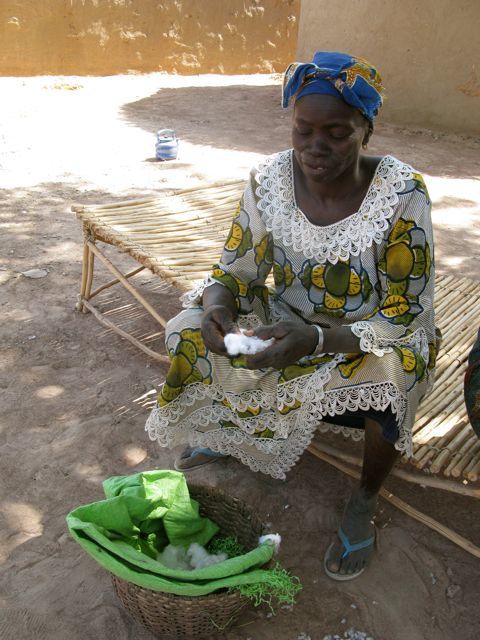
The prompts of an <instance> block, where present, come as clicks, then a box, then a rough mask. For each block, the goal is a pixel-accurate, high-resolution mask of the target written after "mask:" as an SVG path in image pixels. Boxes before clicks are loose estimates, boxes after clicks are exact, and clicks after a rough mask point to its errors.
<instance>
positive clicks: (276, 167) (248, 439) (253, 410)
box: [146, 150, 436, 478]
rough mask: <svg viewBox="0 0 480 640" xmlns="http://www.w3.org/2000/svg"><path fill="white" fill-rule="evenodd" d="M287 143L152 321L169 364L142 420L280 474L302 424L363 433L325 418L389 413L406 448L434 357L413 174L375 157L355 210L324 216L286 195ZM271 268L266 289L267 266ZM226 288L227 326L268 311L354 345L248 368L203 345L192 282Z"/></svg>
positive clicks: (153, 431) (425, 213)
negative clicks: (233, 316)
mask: <svg viewBox="0 0 480 640" xmlns="http://www.w3.org/2000/svg"><path fill="white" fill-rule="evenodd" d="M293 172H294V169H293V151H292V150H288V151H284V152H281V153H277V154H275V155H273V156H270V157H268V158H266V159H265V160H264V161H263V162H262V163H261V164H260V165H259V166H258V167H256V168H254V169H253V170H252V171H251V174H250V179H249V181H248V183H247V186H246V188H245V192H244V194H243V197H242V199H241V201H240V204H239V206H238V209H237V212H236V214H235V218H234V220H233V223H232V226H231V230H230V233H229V236H228V238H227V241H226V243H225V247H224V250H223V254H222V256H221V260H220V262H219V263H218V264H216V265H214V267H213V270H212V273H211V275H210V276H209V277H208V278H207V279H206V280H205V282H203V283H200V284H199V285H198V286H197V287H196V288H195V289H194V290H193V291H192V292H190V293H189V294H187V295H186V296H185V297H184V306H185V307H186V308H185V309H184V311H182V312H181V313H180V314H179V315H178V316H176V317H175V318H173V319H172V320H171V321H170V322H169V323H168V325H167V328H166V347H167V350H168V353H169V355H170V358H171V366H170V369H169V372H168V375H167V378H166V381H165V383H164V385H163V387H162V389H161V392H160V395H159V398H158V402H157V406H156V407H155V408H154V410H153V412H152V414H151V415H150V417H149V419H148V421H147V425H146V429H147V431H148V433H149V436H150V438H151V439H152V440H153V439H156V440H158V442H159V443H160V444H161V445H163V446H175V445H178V444H181V443H189V444H191V445H200V446H206V447H210V448H212V449H214V450H215V451H219V452H222V453H226V454H230V455H232V456H235V457H237V458H239V459H240V460H241V461H242V462H243V463H244V464H246V465H248V466H249V467H250V468H251V469H253V470H254V471H262V472H264V473H267V474H270V475H271V476H273V477H275V478H284V477H285V473H286V472H287V471H288V470H289V469H290V468H291V467H292V466H293V465H294V464H295V462H296V461H297V460H298V458H299V456H300V455H301V454H302V453H303V451H304V450H305V448H306V447H307V446H308V444H309V443H310V441H311V440H312V438H313V436H314V433H315V430H316V429H320V430H327V429H333V430H334V431H337V432H338V431H342V432H343V433H345V434H347V435H353V436H354V437H357V438H358V437H362V435H363V432H362V431H361V430H358V429H349V428H346V427H343V426H339V425H338V424H335V425H330V424H329V423H328V418H329V416H335V421H336V422H337V423H338V416H341V415H342V414H344V413H345V412H346V411H347V412H355V411H358V410H376V411H385V410H388V411H389V412H391V413H392V414H393V415H394V417H395V419H396V422H397V425H398V429H397V433H396V435H397V439H396V442H395V447H396V448H397V449H398V450H399V451H401V452H406V453H407V454H409V455H410V454H411V450H412V437H411V432H412V424H413V420H414V417H415V411H416V409H417V405H418V403H419V401H420V399H421V398H422V397H423V396H424V395H425V393H426V392H427V390H428V389H429V387H430V386H431V383H432V378H433V367H434V363H435V355H436V344H435V322H434V312H433V289H434V268H433V248H432V225H431V218H430V200H429V196H428V192H427V189H426V187H425V183H424V181H423V179H422V177H421V176H420V175H419V174H418V173H416V172H415V171H414V170H413V169H412V168H411V167H410V166H408V165H406V164H404V163H403V162H401V161H399V160H397V159H396V158H394V157H392V156H385V157H383V158H382V160H381V161H380V163H379V165H378V167H377V169H376V171H375V174H374V177H373V179H372V182H371V184H370V186H369V189H368V192H367V194H366V196H365V198H364V200H363V202H362V205H361V207H360V209H359V210H358V211H357V212H356V213H354V214H352V215H350V216H348V217H347V218H345V219H344V220H341V221H340V222H338V223H335V224H331V225H328V226H318V225H315V224H313V223H311V222H310V221H309V220H308V219H307V218H306V216H305V215H304V214H303V213H302V211H301V210H300V209H299V208H298V207H297V205H296V201H295V190H294V176H293ZM272 273H273V280H274V284H273V286H268V282H267V284H266V281H267V277H268V276H269V275H271V274H272ZM212 283H220V284H222V285H223V286H225V287H227V288H228V289H229V290H230V291H231V293H232V294H233V296H234V297H235V301H236V304H237V307H238V312H239V316H238V324H239V326H240V327H243V328H247V327H255V326H258V325H259V324H262V323H263V324H267V323H272V322H277V321H279V320H282V319H288V320H295V321H296V322H298V323H315V322H323V323H325V322H326V323H329V324H330V325H332V326H339V325H348V326H350V328H351V330H352V332H353V333H354V334H355V335H356V336H358V337H359V338H360V347H361V350H362V353H361V354H328V353H325V354H322V355H319V356H307V357H304V358H302V359H301V360H299V361H298V362H295V363H292V365H291V366H288V367H285V368H284V369H281V370H276V369H270V368H269V369H262V370H249V369H247V368H246V367H245V361H244V357H243V356H238V357H233V358H228V357H225V356H219V355H216V354H214V353H211V352H210V351H209V350H208V349H207V348H206V347H205V345H204V343H203V340H202V336H201V330H200V323H201V316H202V308H201V306H200V302H201V295H202V292H203V290H204V289H205V287H207V286H209V285H211V284H212Z"/></svg>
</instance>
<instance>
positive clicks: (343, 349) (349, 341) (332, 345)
mask: <svg viewBox="0 0 480 640" xmlns="http://www.w3.org/2000/svg"><path fill="white" fill-rule="evenodd" d="M323 350H324V353H362V350H361V349H360V338H357V336H356V335H354V334H353V333H352V330H351V329H350V327H348V326H342V327H330V328H328V329H323Z"/></svg>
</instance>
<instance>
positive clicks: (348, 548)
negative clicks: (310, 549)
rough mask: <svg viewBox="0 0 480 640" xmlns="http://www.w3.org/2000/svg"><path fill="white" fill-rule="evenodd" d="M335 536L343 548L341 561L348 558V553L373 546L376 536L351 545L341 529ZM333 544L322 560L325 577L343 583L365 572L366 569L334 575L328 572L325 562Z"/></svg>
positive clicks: (328, 557) (328, 558)
mask: <svg viewBox="0 0 480 640" xmlns="http://www.w3.org/2000/svg"><path fill="white" fill-rule="evenodd" d="M337 534H338V537H339V538H340V541H341V543H342V544H343V546H344V547H345V551H344V552H343V553H342V556H341V558H342V560H343V559H344V558H348V556H349V555H350V553H352V552H353V551H360V549H365V548H366V547H369V546H371V545H373V544H374V543H375V540H376V536H375V535H373V536H372V537H371V538H367V539H366V540H362V541H361V542H356V543H355V544H351V542H350V540H349V539H348V537H347V535H346V534H345V532H344V531H343V530H342V528H341V527H340V528H339V529H338V531H337ZM334 544H335V543H334V542H332V544H331V545H330V546H329V547H328V549H327V551H326V553H325V557H324V559H323V568H324V570H325V573H326V574H327V576H328V577H329V578H332V580H338V581H339V582H344V581H346V580H353V579H354V578H358V576H359V575H361V574H362V573H363V572H364V571H365V569H366V567H363V569H360V571H355V573H335V572H333V571H330V569H329V568H328V567H327V562H328V560H330V553H331V551H332V549H333V546H334Z"/></svg>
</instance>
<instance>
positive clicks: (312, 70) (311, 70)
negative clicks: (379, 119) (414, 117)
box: [282, 51, 383, 122]
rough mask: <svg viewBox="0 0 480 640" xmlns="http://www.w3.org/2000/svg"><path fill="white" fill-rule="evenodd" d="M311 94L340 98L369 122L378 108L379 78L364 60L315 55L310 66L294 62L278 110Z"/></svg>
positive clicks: (320, 52) (285, 80) (285, 82)
mask: <svg viewBox="0 0 480 640" xmlns="http://www.w3.org/2000/svg"><path fill="white" fill-rule="evenodd" d="M312 93H322V94H327V95H333V96H336V97H337V98H342V99H343V100H344V101H345V102H346V103H347V104H349V105H351V106H352V107H355V108H356V109H358V110H359V111H360V112H361V113H362V114H363V115H364V116H365V118H367V120H369V121H370V122H373V119H374V117H375V116H376V115H377V113H378V110H379V108H380V107H381V106H382V102H383V100H382V94H383V86H382V78H381V76H380V74H379V73H378V71H377V70H376V69H375V67H372V65H371V64H369V63H368V62H367V61H366V60H363V59H362V58H355V57H354V56H350V55H348V54H346V53H337V52H330V51H317V53H316V54H315V55H314V57H313V61H312V62H304V63H302V62H294V63H292V64H291V65H290V66H289V67H288V68H287V70H286V71H285V75H284V78H283V92H282V106H283V107H284V108H285V109H286V108H287V107H288V103H289V102H290V100H291V99H292V98H294V99H295V100H298V99H299V98H302V97H303V96H306V95H309V94H312Z"/></svg>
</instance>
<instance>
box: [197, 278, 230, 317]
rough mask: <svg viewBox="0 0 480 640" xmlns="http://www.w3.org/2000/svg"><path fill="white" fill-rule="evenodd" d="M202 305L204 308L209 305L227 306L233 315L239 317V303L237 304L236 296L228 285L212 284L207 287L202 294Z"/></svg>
mask: <svg viewBox="0 0 480 640" xmlns="http://www.w3.org/2000/svg"><path fill="white" fill-rule="evenodd" d="M202 306H203V308H204V310H207V309H208V307H213V306H221V307H226V308H227V309H229V310H230V311H231V312H232V317H233V318H234V319H235V318H236V317H237V314H238V312H237V305H236V304H235V298H234V297H233V295H232V293H231V292H230V290H229V289H227V287H224V286H223V285H221V284H212V285H210V286H209V287H207V288H206V289H205V290H204V292H203V296H202Z"/></svg>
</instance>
